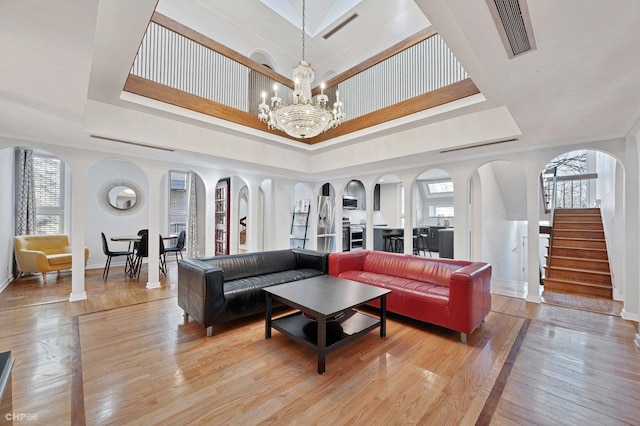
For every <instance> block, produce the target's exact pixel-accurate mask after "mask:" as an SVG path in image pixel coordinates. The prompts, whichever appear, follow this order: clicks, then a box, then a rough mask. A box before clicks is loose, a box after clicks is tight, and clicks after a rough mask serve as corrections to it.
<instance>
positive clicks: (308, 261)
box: [291, 249, 329, 274]
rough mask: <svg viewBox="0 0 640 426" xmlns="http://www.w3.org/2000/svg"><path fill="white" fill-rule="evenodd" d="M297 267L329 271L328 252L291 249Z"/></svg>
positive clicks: (323, 271) (324, 272)
mask: <svg viewBox="0 0 640 426" xmlns="http://www.w3.org/2000/svg"><path fill="white" fill-rule="evenodd" d="M291 251H293V254H294V255H295V257H296V262H297V264H298V269H316V270H318V271H321V272H322V273H323V274H326V273H327V272H328V271H329V253H325V252H322V251H315V250H304V249H292V250H291Z"/></svg>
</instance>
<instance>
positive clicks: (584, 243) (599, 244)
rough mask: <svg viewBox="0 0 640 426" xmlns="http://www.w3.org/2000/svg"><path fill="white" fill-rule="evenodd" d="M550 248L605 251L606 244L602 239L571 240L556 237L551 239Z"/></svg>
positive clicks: (569, 238) (570, 238)
mask: <svg viewBox="0 0 640 426" xmlns="http://www.w3.org/2000/svg"><path fill="white" fill-rule="evenodd" d="M551 244H552V247H553V248H555V247H580V248H595V249H606V248H607V244H606V242H605V240H604V239H594V238H572V237H558V236H554V237H553V239H552V242H551Z"/></svg>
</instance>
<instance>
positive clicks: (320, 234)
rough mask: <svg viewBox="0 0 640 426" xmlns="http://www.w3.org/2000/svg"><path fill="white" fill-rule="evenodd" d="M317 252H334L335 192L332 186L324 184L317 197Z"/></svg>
mask: <svg viewBox="0 0 640 426" xmlns="http://www.w3.org/2000/svg"><path fill="white" fill-rule="evenodd" d="M317 238H318V244H317V247H318V250H322V251H325V252H335V251H336V191H335V190H334V189H333V185H331V184H330V183H325V184H323V185H322V186H321V188H320V194H319V195H318V225H317Z"/></svg>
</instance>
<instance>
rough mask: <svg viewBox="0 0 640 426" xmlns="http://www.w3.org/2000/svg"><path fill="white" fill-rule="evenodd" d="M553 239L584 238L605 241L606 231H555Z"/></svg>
mask: <svg viewBox="0 0 640 426" xmlns="http://www.w3.org/2000/svg"><path fill="white" fill-rule="evenodd" d="M553 237H554V238H555V237H569V238H583V239H589V240H604V231H602V230H600V231H590V230H582V229H554V230H553Z"/></svg>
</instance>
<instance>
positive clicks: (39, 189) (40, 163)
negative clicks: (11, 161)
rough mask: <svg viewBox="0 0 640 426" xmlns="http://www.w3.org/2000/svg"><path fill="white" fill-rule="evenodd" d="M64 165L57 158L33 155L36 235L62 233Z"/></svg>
mask: <svg viewBox="0 0 640 426" xmlns="http://www.w3.org/2000/svg"><path fill="white" fill-rule="evenodd" d="M64 167H65V166H64V163H63V162H62V160H60V159H59V158H55V157H50V156H45V155H41V154H34V155H33V171H34V183H35V192H36V233H37V234H38V235H49V234H62V233H64V172H65V170H64Z"/></svg>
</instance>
